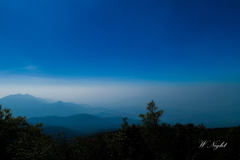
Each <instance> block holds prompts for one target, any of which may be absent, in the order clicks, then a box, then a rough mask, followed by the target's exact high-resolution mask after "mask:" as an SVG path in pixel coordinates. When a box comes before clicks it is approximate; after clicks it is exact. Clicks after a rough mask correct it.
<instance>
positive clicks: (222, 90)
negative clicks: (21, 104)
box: [0, 76, 240, 109]
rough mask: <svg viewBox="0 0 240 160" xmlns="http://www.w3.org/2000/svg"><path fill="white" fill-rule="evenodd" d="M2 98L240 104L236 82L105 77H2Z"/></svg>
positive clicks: (111, 103)
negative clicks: (109, 78) (29, 97)
mask: <svg viewBox="0 0 240 160" xmlns="http://www.w3.org/2000/svg"><path fill="white" fill-rule="evenodd" d="M0 88H1V90H0V97H4V96H7V95H10V94H18V93H21V94H26V93H28V94H31V95H33V96H36V97H41V98H50V99H53V100H62V101H68V102H75V103H86V104H90V105H93V106H105V107H146V103H147V102H149V101H150V100H152V99H153V100H154V101H155V102H156V104H157V106H159V107H160V108H174V107H188V108H191V107H193V108H199V109H201V108H202V107H205V108H210V109H211V108H212V109H216V108H222V107H240V100H239V95H240V84H237V83H200V82H199V83H165V82H151V81H138V82H124V81H117V80H112V81H109V80H106V79H105V80H104V79H51V78H39V77H24V76H22V77H18V76H11V77H5V78H4V77H1V78H0Z"/></svg>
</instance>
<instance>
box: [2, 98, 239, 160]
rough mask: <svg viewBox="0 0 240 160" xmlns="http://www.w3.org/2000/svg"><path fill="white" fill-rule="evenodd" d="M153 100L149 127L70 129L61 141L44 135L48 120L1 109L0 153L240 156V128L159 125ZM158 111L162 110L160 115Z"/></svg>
mask: <svg viewBox="0 0 240 160" xmlns="http://www.w3.org/2000/svg"><path fill="white" fill-rule="evenodd" d="M156 109H157V107H156V106H155V103H154V102H153V101H151V102H150V103H148V107H147V110H148V112H147V113H146V114H145V115H143V114H142V118H143V119H142V120H143V125H135V124H132V125H129V124H128V121H127V118H123V123H122V125H121V126H122V127H121V128H120V129H119V130H117V131H107V132H104V133H98V134H95V135H93V136H77V137H75V138H74V139H72V141H67V140H66V137H65V134H64V133H59V134H58V139H57V140H53V139H52V138H51V136H48V135H46V134H43V133H42V132H41V131H42V124H37V125H35V126H33V125H30V124H28V122H27V121H26V118H25V117H17V118H14V117H12V114H11V112H10V109H0V125H1V126H0V143H1V145H0V154H1V156H2V157H5V159H7V160H8V159H9V160H21V159H24V160H28V159H29V160H30V159H31V160H32V159H36V160H42V159H44V160H62V159H66V160H67V159H70V160H86V159H87V160H88V159H89V160H102V159H106V160H145V159H149V160H178V159H186V160H201V159H213V160H215V159H220V160H221V159H224V160H225V159H231V160H239V159H240V154H239V153H240V148H239V144H240V134H239V133H240V126H238V127H230V128H213V129H209V128H205V127H204V125H203V124H201V125H198V126H195V125H194V124H191V123H189V124H185V125H183V124H178V123H177V124H175V125H173V126H171V125H170V124H167V123H162V124H159V123H158V122H159V117H160V116H161V115H162V113H163V111H160V112H159V111H156ZM155 113H158V114H155ZM203 140H212V141H214V140H221V141H224V142H227V143H228V144H227V146H226V147H223V148H218V149H216V150H215V151H214V150H213V148H211V147H202V148H201V147H200V142H201V141H203Z"/></svg>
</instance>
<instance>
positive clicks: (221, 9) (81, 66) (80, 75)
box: [0, 0, 240, 97]
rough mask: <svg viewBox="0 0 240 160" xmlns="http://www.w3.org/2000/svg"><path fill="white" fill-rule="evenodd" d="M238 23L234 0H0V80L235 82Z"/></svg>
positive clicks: (239, 56)
mask: <svg viewBox="0 0 240 160" xmlns="http://www.w3.org/2000/svg"><path fill="white" fill-rule="evenodd" d="M239 28H240V1H239V0H230V1H226V0H218V1H216V0H194V1H191V0H183V1H177V0H148V1H139V0H88V1H79V0H71V1H67V0H41V1H32V0H1V1H0V59H1V62H0V76H1V78H0V82H1V86H2V87H3V86H4V87H5V88H6V91H7V87H12V89H13V91H12V92H13V93H22V92H30V91H23V89H22V90H21V89H18V90H14V88H17V87H16V86H18V87H20V88H21V87H22V88H24V89H26V88H31V87H30V84H31V85H32V86H39V85H40V86H44V85H45V88H46V90H47V89H49V86H52V85H57V84H58V86H62V87H63V86H66V87H67V86H68V85H70V84H71V86H72V87H73V88H74V84H76V85H77V84H79V83H81V85H82V86H91V87H92V88H94V85H93V84H97V85H98V86H99V87H100V86H101V87H103V88H104V85H106V84H109V83H110V84H111V85H108V87H109V88H111V89H113V88H114V87H113V86H115V87H118V88H121V87H120V86H121V85H122V86H124V87H125V88H129V86H134V85H136V84H138V85H139V86H141V87H143V86H144V85H146V86H148V85H149V84H150V85H151V87H154V85H158V86H159V84H158V83H161V85H160V86H164V84H163V83H174V84H176V83H177V84H178V83H191V84H192V83H201V84H202V83H208V84H209V83H211V84H215V83H224V84H235V85H239V84H240V47H239V46H240V29H239ZM83 81H84V83H83ZM85 82H87V83H88V85H85V84H86V83H85ZM103 83H104V85H103ZM112 83H114V84H112ZM23 86H25V87H23ZM47 86H48V87H47ZM168 86H169V85H168ZM135 87H136V88H137V86H135ZM32 88H34V87H32ZM62 91H64V90H62ZM55 92H57V91H55ZM113 92H114V91H112V92H111V93H113ZM126 92H127V91H126ZM137 92H138V91H136V92H134V93H137ZM143 92H144V90H143ZM8 93H9V91H8V92H3V90H2V92H1V95H0V96H4V95H5V94H8ZM31 93H32V94H34V91H32V92H30V93H29V94H31ZM109 93H110V92H109ZM36 95H39V96H40V94H36ZM72 95H74V93H72ZM90 95H91V94H90ZM68 96H69V97H71V94H70V95H68ZM115 96H116V95H115ZM43 97H44V96H43ZM47 97H49V96H47ZM50 97H51V96H50Z"/></svg>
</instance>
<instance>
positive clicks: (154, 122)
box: [139, 100, 163, 129]
mask: <svg viewBox="0 0 240 160" xmlns="http://www.w3.org/2000/svg"><path fill="white" fill-rule="evenodd" d="M147 105H148V106H147V107H146V109H147V111H148V112H147V113H146V114H140V115H139V117H141V118H142V123H143V125H144V126H146V127H149V128H151V129H153V128H156V127H157V126H158V122H159V121H160V117H161V116H162V114H163V110H159V111H156V110H157V109H158V107H156V105H155V102H154V101H153V100H152V101H151V102H149V103H147Z"/></svg>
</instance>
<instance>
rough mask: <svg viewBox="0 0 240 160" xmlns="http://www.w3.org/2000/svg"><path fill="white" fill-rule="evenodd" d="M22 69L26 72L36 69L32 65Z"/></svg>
mask: <svg viewBox="0 0 240 160" xmlns="http://www.w3.org/2000/svg"><path fill="white" fill-rule="evenodd" d="M24 69H26V70H36V69H37V67H36V66H34V65H29V66H27V67H25V68H24Z"/></svg>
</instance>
